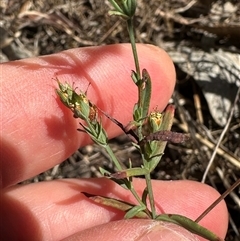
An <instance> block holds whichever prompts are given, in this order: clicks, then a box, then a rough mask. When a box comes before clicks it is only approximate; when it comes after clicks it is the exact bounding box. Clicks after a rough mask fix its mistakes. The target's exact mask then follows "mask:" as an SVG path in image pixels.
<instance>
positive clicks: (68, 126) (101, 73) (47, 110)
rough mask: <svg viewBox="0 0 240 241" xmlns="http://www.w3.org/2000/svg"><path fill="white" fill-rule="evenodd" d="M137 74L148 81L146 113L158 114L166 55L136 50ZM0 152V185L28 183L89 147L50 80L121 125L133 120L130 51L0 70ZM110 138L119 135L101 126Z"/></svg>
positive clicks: (114, 48) (167, 92)
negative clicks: (76, 90)
mask: <svg viewBox="0 0 240 241" xmlns="http://www.w3.org/2000/svg"><path fill="white" fill-rule="evenodd" d="M138 53H139V59H140V66H141V68H146V69H147V70H148V71H149V73H150V76H151V77H152V84H153V93H152V96H153V100H152V102H151V107H155V106H158V108H159V109H160V110H162V109H163V108H164V107H165V105H166V104H167V102H168V100H169V98H170V96H171V94H172V91H173V87H174V84H175V72H174V67H173V64H172V62H171V60H170V58H169V57H168V55H167V54H166V53H165V52H164V51H163V50H160V49H159V48H157V47H153V46H148V45H138ZM1 68H2V76H3V79H2V80H1V89H2V90H1V92H2V98H1V100H0V101H1V106H2V115H1V118H2V120H1V123H2V131H1V146H2V147H1V150H0V156H1V159H2V173H3V177H2V181H3V182H2V185H3V186H4V187H5V186H8V185H11V184H14V183H17V182H19V181H22V180H24V179H27V178H30V177H32V176H34V175H36V174H38V173H40V172H43V171H45V170H47V169H49V168H51V167H52V166H54V165H56V164H58V163H60V162H61V161H63V160H64V159H66V158H67V157H69V156H70V155H71V154H72V153H73V152H74V151H75V150H76V149H78V148H79V147H80V146H83V145H86V144H87V143H89V142H90V140H89V138H88V137H87V136H86V134H84V133H79V132H77V131H76V129H77V128H78V127H79V124H78V122H79V121H78V120H75V119H74V118H72V113H71V112H70V111H69V110H68V109H67V108H65V107H64V106H63V105H62V104H61V103H60V101H59V99H58V98H57V96H56V94H55V88H56V87H57V85H56V81H55V80H54V79H53V78H54V77H56V76H57V77H58V78H59V80H60V81H61V82H68V83H70V84H71V83H74V86H76V87H77V88H79V89H81V90H83V91H85V90H86V89H87V86H88V84H89V82H90V83H91V85H90V87H89V89H88V92H87V95H88V97H89V99H90V100H91V101H92V102H93V103H95V104H96V105H97V106H99V107H100V108H101V109H102V110H104V111H106V112H107V113H108V114H109V115H111V116H113V117H114V118H116V119H118V120H119V121H120V122H121V123H123V124H124V125H125V124H127V123H128V122H129V121H130V120H131V119H132V114H131V113H132V108H133V104H134V103H135V102H136V101H137V89H136V87H135V85H134V84H133V83H132V80H131V78H130V74H131V70H132V69H134V63H133V58H132V56H131V49H130V45H128V44H125V45H110V46H102V47H90V48H82V49H72V50H68V51H64V52H61V53H58V54H53V55H49V56H43V57H38V58H32V59H25V60H20V61H15V62H9V63H5V64H2V66H1ZM103 125H104V127H105V128H106V130H107V132H108V134H109V137H113V136H116V135H117V134H119V133H120V130H119V128H118V127H117V126H115V125H114V124H113V123H111V122H110V121H109V120H103Z"/></svg>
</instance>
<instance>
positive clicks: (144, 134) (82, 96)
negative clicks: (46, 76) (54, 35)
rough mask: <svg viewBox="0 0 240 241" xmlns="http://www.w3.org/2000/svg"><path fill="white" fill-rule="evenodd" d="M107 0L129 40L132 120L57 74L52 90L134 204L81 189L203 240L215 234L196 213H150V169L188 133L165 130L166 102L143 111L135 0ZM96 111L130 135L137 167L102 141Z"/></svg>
mask: <svg viewBox="0 0 240 241" xmlns="http://www.w3.org/2000/svg"><path fill="white" fill-rule="evenodd" d="M109 2H110V3H111V4H112V6H113V8H114V10H113V11H110V12H109V13H110V15H118V16H120V17H121V18H123V19H124V20H125V21H126V23H127V28H128V32H129V37H130V42H131V46H132V52H133V57H134V62H135V68H136V69H135V71H132V74H131V77H132V80H133V82H134V83H135V85H136V87H137V90H138V101H137V103H136V104H135V105H134V107H133V121H131V122H130V123H129V124H128V125H127V127H124V126H123V125H122V124H121V123H120V122H118V121H117V120H116V119H114V118H113V117H110V116H109V115H108V114H107V113H105V112H103V111H102V110H100V109H99V108H98V107H97V106H95V105H94V103H92V102H91V101H90V100H89V99H88V97H87V94H86V93H84V92H82V91H80V93H77V92H76V91H75V89H74V88H73V87H72V86H70V85H69V84H67V83H65V84H62V83H61V82H60V81H59V80H58V79H57V82H58V89H57V90H56V91H57V94H58V96H59V97H60V99H61V101H62V103H63V104H64V105H65V106H66V107H67V108H69V109H70V110H71V111H72V112H73V115H74V117H75V118H80V119H81V120H83V122H82V123H80V125H81V128H80V129H78V130H80V131H84V132H86V133H87V134H88V135H89V136H90V137H91V139H92V140H93V141H94V142H95V143H97V144H98V145H100V146H102V147H103V148H105V149H106V151H107V153H108V155H109V156H110V158H111V160H112V161H113V163H114V164H115V166H116V168H117V170H118V172H116V173H110V172H108V171H107V170H104V169H103V168H100V171H101V173H102V174H103V175H104V176H106V177H108V178H110V179H111V180H113V181H114V182H116V183H118V184H119V185H121V186H122V187H123V188H125V189H127V190H129V191H130V192H131V193H132V195H133V196H134V197H135V199H136V200H137V202H138V205H134V204H131V203H126V202H124V201H121V200H116V199H112V198H108V197H102V196H96V195H92V194H88V193H85V195H86V196H87V197H89V198H90V199H92V200H94V201H95V202H97V203H100V204H104V205H107V206H111V207H115V208H117V209H120V210H122V211H124V212H125V213H126V214H125V218H133V217H138V218H150V219H155V220H160V221H166V222H171V223H175V224H177V225H179V226H182V227H184V228H186V229H188V230H189V231H190V232H192V233H196V234H198V235H199V236H202V237H204V238H206V239H208V240H212V241H217V240H221V239H220V238H219V237H217V235H215V234H214V233H212V232H211V231H209V230H207V229H206V228H204V227H202V226H200V225H199V224H198V223H197V222H199V221H200V219H197V222H196V221H193V220H191V219H189V218H187V217H184V216H181V215H177V214H160V215H158V214H157V213H156V209H155V202H154V194H153V190H152V185H151V177H150V173H151V172H152V171H153V170H154V169H155V168H156V166H157V165H158V163H159V162H160V160H161V157H162V155H163V153H164V149H165V147H166V144H167V141H170V142H173V143H181V142H184V141H186V140H187V139H188V135H186V134H181V133H176V132H171V131H170V129H171V126H172V122H173V117H174V106H172V105H169V106H167V108H166V109H165V111H164V113H160V112H159V111H158V110H157V109H156V110H154V111H153V112H151V113H149V104H150V99H151V78H150V76H149V74H148V72H147V70H146V69H143V70H142V71H140V66H139V61H138V55H137V49H136V44H135V36H134V26H133V17H134V14H135V10H136V5H137V3H136V0H109ZM99 112H101V114H104V115H105V116H106V117H107V118H109V119H110V120H112V121H113V122H114V123H115V124H117V125H118V126H119V127H120V128H121V129H122V130H123V132H125V133H126V134H127V135H128V136H129V137H130V138H131V140H132V141H133V145H134V146H135V147H136V148H137V149H138V151H139V152H140V154H141V157H142V165H141V166H140V167H135V168H132V167H131V162H130V163H129V168H128V169H123V168H122V166H121V164H120V162H119V161H118V159H117V158H116V156H115V155H114V153H113V151H112V149H111V148H110V146H109V144H108V136H107V133H106V131H105V130H104V128H103V126H102V123H101V118H100V117H99V115H98V113H99ZM144 124H145V125H147V128H144V130H143V125H144ZM146 130H147V131H146ZM135 176H145V180H146V188H145V190H144V191H143V193H142V195H141V196H139V195H138V193H137V192H136V190H135V189H134V187H133V185H132V179H133V177H135ZM148 203H149V205H148Z"/></svg>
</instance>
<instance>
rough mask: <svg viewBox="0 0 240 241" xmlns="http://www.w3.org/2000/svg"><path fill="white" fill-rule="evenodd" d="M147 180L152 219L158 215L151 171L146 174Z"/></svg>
mask: <svg viewBox="0 0 240 241" xmlns="http://www.w3.org/2000/svg"><path fill="white" fill-rule="evenodd" d="M145 180H146V185H147V189H148V196H149V202H150V207H151V212H152V219H156V217H157V215H156V208H155V204H154V196H153V189H152V182H151V176H150V172H147V174H145Z"/></svg>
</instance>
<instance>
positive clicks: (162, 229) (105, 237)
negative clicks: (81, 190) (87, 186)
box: [64, 219, 197, 241]
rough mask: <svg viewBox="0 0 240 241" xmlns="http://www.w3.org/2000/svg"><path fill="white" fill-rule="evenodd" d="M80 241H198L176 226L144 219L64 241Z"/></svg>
mask: <svg viewBox="0 0 240 241" xmlns="http://www.w3.org/2000/svg"><path fill="white" fill-rule="evenodd" d="M78 240H89V241H95V240H98V241H112V240H118V241H121V240H132V241H134V240H137V241H149V240H151V241H154V240H156V241H165V240H171V241H179V240H181V241H197V239H196V236H194V235H193V234H192V233H190V232H189V231H187V230H186V229H184V228H182V227H180V226H178V225H176V224H172V223H167V222H161V221H153V220H142V219H133V220H120V221H114V222H109V223H106V224H102V225H99V226H96V227H93V228H89V229H87V230H84V231H82V232H78V233H76V234H73V235H71V236H70V237H67V238H66V239H64V241H78Z"/></svg>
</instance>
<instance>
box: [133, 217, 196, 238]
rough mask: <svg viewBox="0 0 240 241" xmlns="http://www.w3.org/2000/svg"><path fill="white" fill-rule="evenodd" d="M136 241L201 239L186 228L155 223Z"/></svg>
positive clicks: (171, 224)
mask: <svg viewBox="0 0 240 241" xmlns="http://www.w3.org/2000/svg"><path fill="white" fill-rule="evenodd" d="M135 240H136V241H161V240H164V241H168V240H169V241H199V239H198V238H197V237H196V236H195V235H193V234H192V233H190V232H189V231H188V230H186V229H185V228H182V227H180V226H178V225H176V224H173V223H167V222H154V223H153V225H152V226H151V227H150V228H149V229H148V230H146V232H145V233H142V234H141V236H139V237H138V238H137V239H135Z"/></svg>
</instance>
